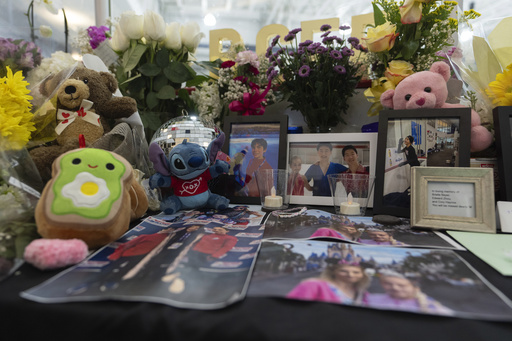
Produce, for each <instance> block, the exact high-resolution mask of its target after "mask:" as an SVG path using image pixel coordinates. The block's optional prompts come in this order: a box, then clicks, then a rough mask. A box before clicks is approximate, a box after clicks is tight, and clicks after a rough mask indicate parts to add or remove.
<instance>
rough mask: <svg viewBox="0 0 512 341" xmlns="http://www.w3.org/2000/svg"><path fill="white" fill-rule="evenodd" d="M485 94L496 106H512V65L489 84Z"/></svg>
mask: <svg viewBox="0 0 512 341" xmlns="http://www.w3.org/2000/svg"><path fill="white" fill-rule="evenodd" d="M485 92H486V93H487V95H488V96H489V97H490V99H491V100H492V103H493V104H494V105H495V106H509V105H512V64H510V65H509V66H507V68H506V70H505V71H503V73H498V74H497V75H496V80H495V81H493V82H490V83H489V88H487V89H486V90H485Z"/></svg>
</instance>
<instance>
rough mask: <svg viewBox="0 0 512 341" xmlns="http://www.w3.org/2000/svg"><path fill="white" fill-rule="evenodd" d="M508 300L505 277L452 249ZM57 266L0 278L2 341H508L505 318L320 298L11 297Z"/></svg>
mask: <svg viewBox="0 0 512 341" xmlns="http://www.w3.org/2000/svg"><path fill="white" fill-rule="evenodd" d="M456 252H457V253H458V254H459V255H461V256H462V257H463V258H464V259H465V260H467V261H468V262H469V263H470V264H471V265H472V266H473V267H474V268H475V269H476V270H477V271H478V272H480V273H481V274H482V275H484V277H486V278H487V279H488V281H489V282H490V283H492V284H493V285H494V286H495V287H496V288H498V289H499V290H500V291H502V292H503V293H504V294H505V295H506V296H507V297H509V298H511V299H512V277H505V276H502V275H501V274H499V273H498V272H497V271H495V270H494V269H493V268H491V267H490V266H489V265H487V264H486V263H484V262H483V261H482V260H480V259H479V258H477V257H476V256H474V255H473V254H471V253H470V252H469V251H456ZM57 273H59V271H47V272H43V271H40V270H38V269H36V268H34V267H33V266H31V265H29V264H24V265H22V266H21V268H20V269H18V271H17V272H16V273H15V274H14V275H12V276H10V277H9V278H7V279H5V280H3V281H1V282H0V326H1V328H0V339H1V340H2V341H3V340H6V341H7V340H37V339H40V338H44V339H46V338H48V339H50V340H90V341H96V340H187V341H188V340H222V341H226V340H258V341H262V340H394V341H397V340H415V341H419V340H429V341H432V340H434V341H441V340H450V341H453V340H464V341H467V340H489V341H495V340H507V341H511V340H512V323H510V322H492V321H480V320H472V319H463V318H455V317H441V316H429V315H420V314H413V313H406V312H394V311H379V310H373V309H367V308H359V307H350V306H342V305H336V304H329V303H321V302H301V301H294V300H286V299H280V298H255V297H247V298H245V299H244V300H242V301H241V302H238V303H235V304H232V305H230V306H228V307H226V308H223V309H217V310H206V311H204V310H193V309H180V308H174V307H170V306H167V305H163V304H156V303H145V302H121V301H100V302H80V303H59V304H43V303H36V302H33V301H29V300H25V299H23V298H21V297H20V296H19V293H20V292H21V291H23V290H26V289H29V288H31V287H34V286H36V285H38V284H40V283H41V282H43V281H44V280H46V279H49V278H50V277H52V276H54V275H56V274H57Z"/></svg>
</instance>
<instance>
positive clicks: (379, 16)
mask: <svg viewBox="0 0 512 341" xmlns="http://www.w3.org/2000/svg"><path fill="white" fill-rule="evenodd" d="M372 6H373V20H374V21H375V26H379V25H382V24H384V23H385V22H386V18H385V17H384V13H382V11H381V10H380V8H379V6H377V5H376V4H374V3H372Z"/></svg>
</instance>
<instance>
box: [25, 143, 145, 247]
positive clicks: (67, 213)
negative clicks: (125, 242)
mask: <svg viewBox="0 0 512 341" xmlns="http://www.w3.org/2000/svg"><path fill="white" fill-rule="evenodd" d="M132 182H133V168H132V166H131V165H130V164H129V163H128V161H126V160H125V159H124V158H123V157H121V156H119V155H118V154H115V153H113V152H109V151H105V150H102V149H96V148H80V149H74V150H71V151H69V152H66V153H64V154H62V155H61V156H59V157H58V158H57V159H56V160H55V162H54V163H53V167H52V179H51V180H50V181H49V182H48V183H47V184H46V186H45V188H44V190H43V192H42V194H41V198H40V199H39V201H38V203H37V206H36V210H35V220H36V225H37V230H38V232H39V234H40V235H41V236H42V237H44V238H49V239H55V238H57V239H73V238H76V239H81V240H83V241H84V242H85V243H87V245H88V246H89V248H96V247H100V246H104V245H106V244H108V243H109V242H111V241H114V240H116V239H117V238H119V237H120V236H121V235H122V234H123V233H124V232H126V231H127V230H128V227H129V224H130V220H131V217H132V212H131V211H132V209H133V208H132V207H131V199H130V190H131V185H132ZM144 195H145V193H144Z"/></svg>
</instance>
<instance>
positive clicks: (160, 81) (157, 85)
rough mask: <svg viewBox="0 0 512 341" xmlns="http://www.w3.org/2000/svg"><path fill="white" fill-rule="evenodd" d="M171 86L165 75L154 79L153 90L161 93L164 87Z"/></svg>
mask: <svg viewBox="0 0 512 341" xmlns="http://www.w3.org/2000/svg"><path fill="white" fill-rule="evenodd" d="M168 84H169V80H168V79H167V77H165V75H164V74H163V73H161V74H159V75H158V76H156V77H155V78H153V90H155V91H157V92H158V91H160V89H162V88H163V87H164V86H166V85H168Z"/></svg>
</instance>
